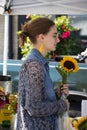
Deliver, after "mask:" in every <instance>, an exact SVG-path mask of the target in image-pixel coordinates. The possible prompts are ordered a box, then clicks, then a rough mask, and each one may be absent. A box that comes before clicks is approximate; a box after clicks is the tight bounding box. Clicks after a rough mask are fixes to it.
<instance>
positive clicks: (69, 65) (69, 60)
mask: <svg viewBox="0 0 87 130" xmlns="http://www.w3.org/2000/svg"><path fill="white" fill-rule="evenodd" d="M60 66H61V67H62V68H63V69H64V71H66V72H77V71H78V70H79V66H78V65H77V61H76V60H75V59H74V58H73V57H71V56H65V57H64V58H63V60H61V62H60Z"/></svg>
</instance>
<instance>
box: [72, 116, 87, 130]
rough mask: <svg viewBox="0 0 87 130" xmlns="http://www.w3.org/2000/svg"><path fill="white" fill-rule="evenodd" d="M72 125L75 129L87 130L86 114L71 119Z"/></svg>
mask: <svg viewBox="0 0 87 130" xmlns="http://www.w3.org/2000/svg"><path fill="white" fill-rule="evenodd" d="M72 125H73V126H74V128H75V129H76V130H87V116H84V117H81V118H80V119H77V120H76V121H75V119H74V120H73V121H72Z"/></svg>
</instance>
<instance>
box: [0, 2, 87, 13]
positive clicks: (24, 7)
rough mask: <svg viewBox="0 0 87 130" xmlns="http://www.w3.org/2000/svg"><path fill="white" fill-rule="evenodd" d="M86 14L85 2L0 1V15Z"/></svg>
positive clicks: (86, 5)
mask: <svg viewBox="0 0 87 130" xmlns="http://www.w3.org/2000/svg"><path fill="white" fill-rule="evenodd" d="M7 13H8V14H10V15H24V14H80V15H81V14H87V0H0V14H7Z"/></svg>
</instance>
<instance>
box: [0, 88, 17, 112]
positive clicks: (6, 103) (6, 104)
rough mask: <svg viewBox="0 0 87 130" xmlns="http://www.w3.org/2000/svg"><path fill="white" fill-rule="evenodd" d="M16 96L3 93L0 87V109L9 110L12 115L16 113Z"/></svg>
mask: <svg viewBox="0 0 87 130" xmlns="http://www.w3.org/2000/svg"><path fill="white" fill-rule="evenodd" d="M17 104H18V94H10V93H5V91H4V89H3V88H2V87H0V109H7V110H11V112H12V114H16V113H17Z"/></svg>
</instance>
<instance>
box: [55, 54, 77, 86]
mask: <svg viewBox="0 0 87 130" xmlns="http://www.w3.org/2000/svg"><path fill="white" fill-rule="evenodd" d="M56 69H57V71H58V72H59V74H60V75H61V76H62V83H67V78H68V76H69V75H70V73H73V72H77V71H78V70H79V66H78V64H77V61H76V59H74V58H73V57H71V56H65V57H63V60H61V61H60V63H59V65H58V66H57V67H56Z"/></svg>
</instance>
